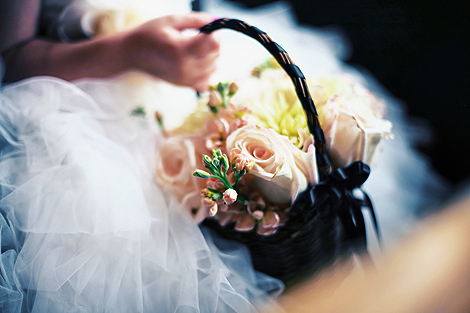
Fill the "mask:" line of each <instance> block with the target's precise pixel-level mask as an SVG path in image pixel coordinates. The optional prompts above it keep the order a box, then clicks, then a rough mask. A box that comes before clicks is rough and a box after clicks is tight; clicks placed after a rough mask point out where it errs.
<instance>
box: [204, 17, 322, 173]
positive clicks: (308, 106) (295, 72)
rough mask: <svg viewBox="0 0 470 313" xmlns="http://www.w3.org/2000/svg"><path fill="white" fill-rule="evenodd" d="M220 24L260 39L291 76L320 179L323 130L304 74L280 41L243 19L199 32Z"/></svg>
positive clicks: (220, 22) (208, 30) (214, 22)
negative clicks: (305, 121)
mask: <svg viewBox="0 0 470 313" xmlns="http://www.w3.org/2000/svg"><path fill="white" fill-rule="evenodd" d="M222 28H227V29H232V30H236V31H238V32H241V33H243V34H245V35H247V36H249V37H251V38H253V39H255V40H257V41H258V42H260V43H261V44H262V45H263V46H264V47H265V48H266V50H268V51H269V52H270V53H271V55H272V56H273V57H274V58H275V59H276V61H277V62H278V63H279V65H280V66H281V67H282V68H283V69H284V71H285V72H286V73H287V75H289V77H290V78H291V80H292V82H293V84H294V87H295V92H296V93H297V97H298V98H299V100H300V103H301V104H302V107H303V109H304V111H305V114H306V116H307V124H308V128H309V131H310V133H311V134H312V135H313V138H314V145H315V153H316V159H317V167H318V173H319V177H320V180H323V179H324V178H325V177H326V176H327V175H328V174H329V172H330V169H331V163H330V160H329V158H328V155H327V146H326V140H325V135H324V134H323V130H322V128H321V126H320V121H319V120H318V114H317V110H316V108H315V104H314V103H313V100H312V97H311V96H310V92H309V90H308V86H307V81H306V80H305V76H304V75H303V74H302V71H301V70H300V68H299V67H298V66H297V65H295V64H294V62H292V60H291V58H290V57H289V55H288V54H287V52H286V51H285V50H284V49H283V48H282V47H281V46H280V45H278V44H277V43H276V42H274V41H273V40H272V39H271V38H270V37H269V36H268V35H267V34H266V33H265V32H263V31H262V30H260V29H259V28H257V27H254V26H251V25H250V24H248V23H246V22H244V21H241V20H237V19H228V18H222V19H218V20H215V21H213V22H212V23H209V24H207V25H205V26H203V27H201V28H200V32H202V33H205V34H210V33H212V32H213V31H215V30H218V29H222Z"/></svg>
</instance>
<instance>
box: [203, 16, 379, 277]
mask: <svg viewBox="0 0 470 313" xmlns="http://www.w3.org/2000/svg"><path fill="white" fill-rule="evenodd" d="M223 28H227V29H233V30H236V31H239V32H241V33H243V34H245V35H248V36H250V37H252V38H254V39H256V40H257V41H259V42H260V43H261V44H262V45H263V46H264V47H265V48H266V49H267V50H268V51H269V52H270V53H271V54H272V55H273V56H274V57H275V59H276V60H277V62H278V63H279V64H280V65H281V66H282V68H283V69H284V70H285V72H286V73H287V74H288V75H289V77H290V78H291V79H292V82H293V84H294V87H295V90H296V93H297V96H298V98H299V100H300V102H301V104H302V106H303V109H304V111H305V114H306V116H307V122H308V126H309V130H310V133H311V134H312V135H313V137H314V139H315V148H316V159H317V165H318V171H319V175H320V182H319V183H318V184H316V185H314V186H309V188H308V189H307V190H306V191H304V192H303V193H301V194H300V195H299V196H298V197H297V199H296V200H295V201H294V203H293V205H292V207H291V209H290V211H289V218H288V220H287V222H286V223H285V225H283V226H281V227H280V228H279V229H278V230H277V232H276V233H275V234H273V235H269V236H262V235H259V234H257V232H256V230H252V231H247V232H242V231H237V230H235V229H234V224H228V225H225V226H221V225H220V224H219V222H218V220H216V219H214V218H207V219H206V220H204V222H203V224H204V225H207V226H209V227H211V228H214V229H216V230H217V231H218V232H219V233H220V234H222V235H223V236H224V237H226V238H229V239H233V240H237V241H239V242H242V243H244V244H246V245H247V246H248V248H249V249H250V252H251V256H252V260H253V264H254V266H255V268H256V269H257V270H259V271H261V272H264V273H266V274H268V275H271V276H273V277H276V278H279V279H281V280H283V281H284V282H286V283H289V282H292V281H295V280H297V279H299V278H302V277H305V276H310V275H312V274H314V273H315V272H317V271H318V270H319V269H321V268H323V267H325V266H327V265H329V264H331V263H332V262H334V261H335V260H338V259H345V258H348V257H349V256H351V254H352V253H353V252H355V251H356V252H361V253H364V252H366V251H367V242H366V231H365V223H364V217H363V214H362V209H363V208H367V209H369V210H370V212H371V216H372V219H373V223H374V226H375V229H376V232H377V235H378V227H377V222H376V219H375V215H374V212H373V208H372V204H371V201H370V199H369V197H368V196H367V195H366V194H365V193H364V192H363V191H362V190H361V189H360V187H361V185H362V184H363V183H364V182H365V181H366V180H367V178H368V176H369V171H370V169H369V167H368V166H367V165H366V164H364V163H362V162H354V163H352V164H350V165H349V166H347V167H344V168H339V169H336V170H334V171H333V172H331V171H330V168H331V166H330V162H329V158H328V155H327V146H326V141H325V137H324V134H323V130H322V129H321V127H320V122H319V120H318V115H317V112H316V109H315V105H314V103H313V100H312V98H311V96H310V93H309V90H308V87H307V83H306V80H305V77H304V76H303V74H302V72H301V70H300V69H299V68H298V66H297V65H295V64H294V63H293V62H292V60H291V59H290V57H289V55H288V54H287V53H286V51H284V49H282V47H280V46H279V45H278V44H277V43H275V42H274V41H272V39H271V38H270V37H269V36H268V35H267V34H266V33H265V32H263V31H261V30H260V29H258V28H256V27H254V26H251V25H249V24H247V23H246V22H243V21H240V20H235V19H219V20H216V21H214V22H212V23H210V24H208V25H205V26H204V27H202V28H201V29H200V31H201V32H203V33H211V32H213V31H215V30H218V29H223Z"/></svg>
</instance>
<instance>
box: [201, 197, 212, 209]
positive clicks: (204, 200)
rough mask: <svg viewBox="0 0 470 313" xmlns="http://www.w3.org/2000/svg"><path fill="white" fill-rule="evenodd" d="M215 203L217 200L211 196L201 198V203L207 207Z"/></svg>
mask: <svg viewBox="0 0 470 313" xmlns="http://www.w3.org/2000/svg"><path fill="white" fill-rule="evenodd" d="M214 203H215V201H214V200H212V199H211V198H207V197H204V198H202V199H201V204H202V205H203V206H205V207H207V208H210V207H211V206H213V205H214Z"/></svg>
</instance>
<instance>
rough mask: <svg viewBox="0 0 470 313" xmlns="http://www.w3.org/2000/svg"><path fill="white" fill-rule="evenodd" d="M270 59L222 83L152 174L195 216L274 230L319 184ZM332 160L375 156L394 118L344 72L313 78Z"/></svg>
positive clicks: (298, 109) (311, 150)
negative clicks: (298, 199) (248, 74)
mask: <svg viewBox="0 0 470 313" xmlns="http://www.w3.org/2000/svg"><path fill="white" fill-rule="evenodd" d="M269 64H273V63H272V62H271V63H269V62H267V63H265V64H264V65H263V66H260V67H258V68H256V69H255V70H254V71H253V76H252V77H251V78H249V79H247V80H246V81H242V82H239V84H238V85H237V84H235V83H219V84H217V85H216V86H212V87H211V89H210V92H209V93H208V95H204V96H201V98H200V103H199V107H198V109H197V110H196V111H195V112H193V113H192V114H191V115H190V116H189V117H188V118H187V119H186V120H185V121H184V123H183V124H182V125H181V126H180V127H179V128H177V129H174V130H172V131H166V132H165V133H166V134H167V138H166V140H165V142H164V143H163V146H162V147H161V148H160V150H159V152H158V154H157V171H156V173H155V178H156V180H157V181H158V182H159V183H160V184H161V185H163V186H164V187H166V188H167V189H168V190H169V191H171V192H173V193H174V194H175V195H176V196H177V197H178V199H179V200H180V201H181V202H182V204H183V205H184V207H185V208H187V209H188V211H189V212H191V214H192V215H193V216H194V218H195V220H196V221H197V222H200V221H202V220H204V219H205V218H207V217H209V216H210V217H213V218H216V219H218V221H219V222H220V224H221V225H227V224H230V223H233V224H234V229H235V230H237V231H241V232H243V231H256V232H257V233H258V234H259V235H266V236H267V235H271V234H274V233H276V231H277V229H278V228H279V227H280V226H281V225H283V224H284V223H285V222H286V220H287V218H288V215H289V209H290V207H291V205H292V203H293V201H294V200H295V199H296V197H297V195H298V194H299V193H301V192H302V191H304V190H305V189H306V188H307V187H308V186H309V185H314V184H316V183H317V182H318V173H317V166H316V159H315V147H314V145H313V143H314V141H313V140H314V139H313V137H312V136H311V135H310V134H309V133H308V127H307V121H306V117H305V115H304V112H303V109H302V106H301V105H300V103H299V101H298V99H297V97H296V95H295V92H294V90H293V89H292V85H291V82H290V79H289V77H288V76H287V75H286V74H285V73H284V72H283V71H282V70H281V69H279V68H278V67H276V66H275V65H274V66H270V65H269ZM309 88H311V90H312V91H313V92H312V98H313V100H314V101H315V104H316V106H317V108H318V113H319V116H320V121H321V124H322V128H323V130H324V132H325V136H326V139H327V145H328V148H329V155H330V157H331V159H332V163H333V167H340V166H344V165H347V164H349V163H351V162H354V161H364V162H366V163H368V162H371V159H372V156H373V155H374V152H375V151H376V150H377V149H376V147H377V145H378V143H379V142H380V140H381V139H382V138H388V137H390V136H391V127H392V124H391V123H390V122H389V121H387V120H384V119H383V116H384V111H385V105H384V104H383V103H382V102H381V101H380V100H378V99H377V98H376V97H374V96H373V94H372V93H370V92H369V91H367V90H366V89H365V88H364V87H361V86H359V85H357V84H355V83H353V82H352V81H350V80H347V79H345V78H343V77H334V78H331V77H329V78H318V79H310V80H309Z"/></svg>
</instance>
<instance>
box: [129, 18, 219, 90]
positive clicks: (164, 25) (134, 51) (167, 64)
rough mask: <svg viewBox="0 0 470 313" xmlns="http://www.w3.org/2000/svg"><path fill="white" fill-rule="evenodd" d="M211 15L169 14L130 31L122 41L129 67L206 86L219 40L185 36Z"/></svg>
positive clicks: (170, 79) (207, 37) (192, 84)
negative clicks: (186, 31)
mask: <svg viewBox="0 0 470 313" xmlns="http://www.w3.org/2000/svg"><path fill="white" fill-rule="evenodd" d="M211 21H212V18H211V17H209V16H208V15H205V14H202V13H191V14H186V15H170V16H164V17H161V18H157V19H154V20H152V21H149V22H147V23H145V24H143V25H142V26H140V27H138V28H136V29H134V30H132V31H131V32H130V33H129V34H128V36H127V38H126V40H125V47H124V49H125V51H126V52H127V53H125V54H124V55H125V57H126V58H127V60H125V62H128V64H129V68H134V69H137V70H141V71H144V72H147V73H149V74H151V75H153V76H156V77H160V78H162V79H164V80H166V81H168V82H170V83H174V84H177V85H183V86H189V87H193V88H195V89H196V90H198V91H202V90H204V89H206V88H207V87H208V85H209V77H210V75H211V74H212V73H213V72H214V71H215V68H216V64H215V63H216V60H217V57H218V55H219V41H218V40H217V39H216V38H215V37H214V35H206V34H197V35H195V36H188V35H186V34H184V33H183V31H184V30H186V29H199V28H200V27H202V26H204V25H205V24H207V23H210V22H211Z"/></svg>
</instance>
